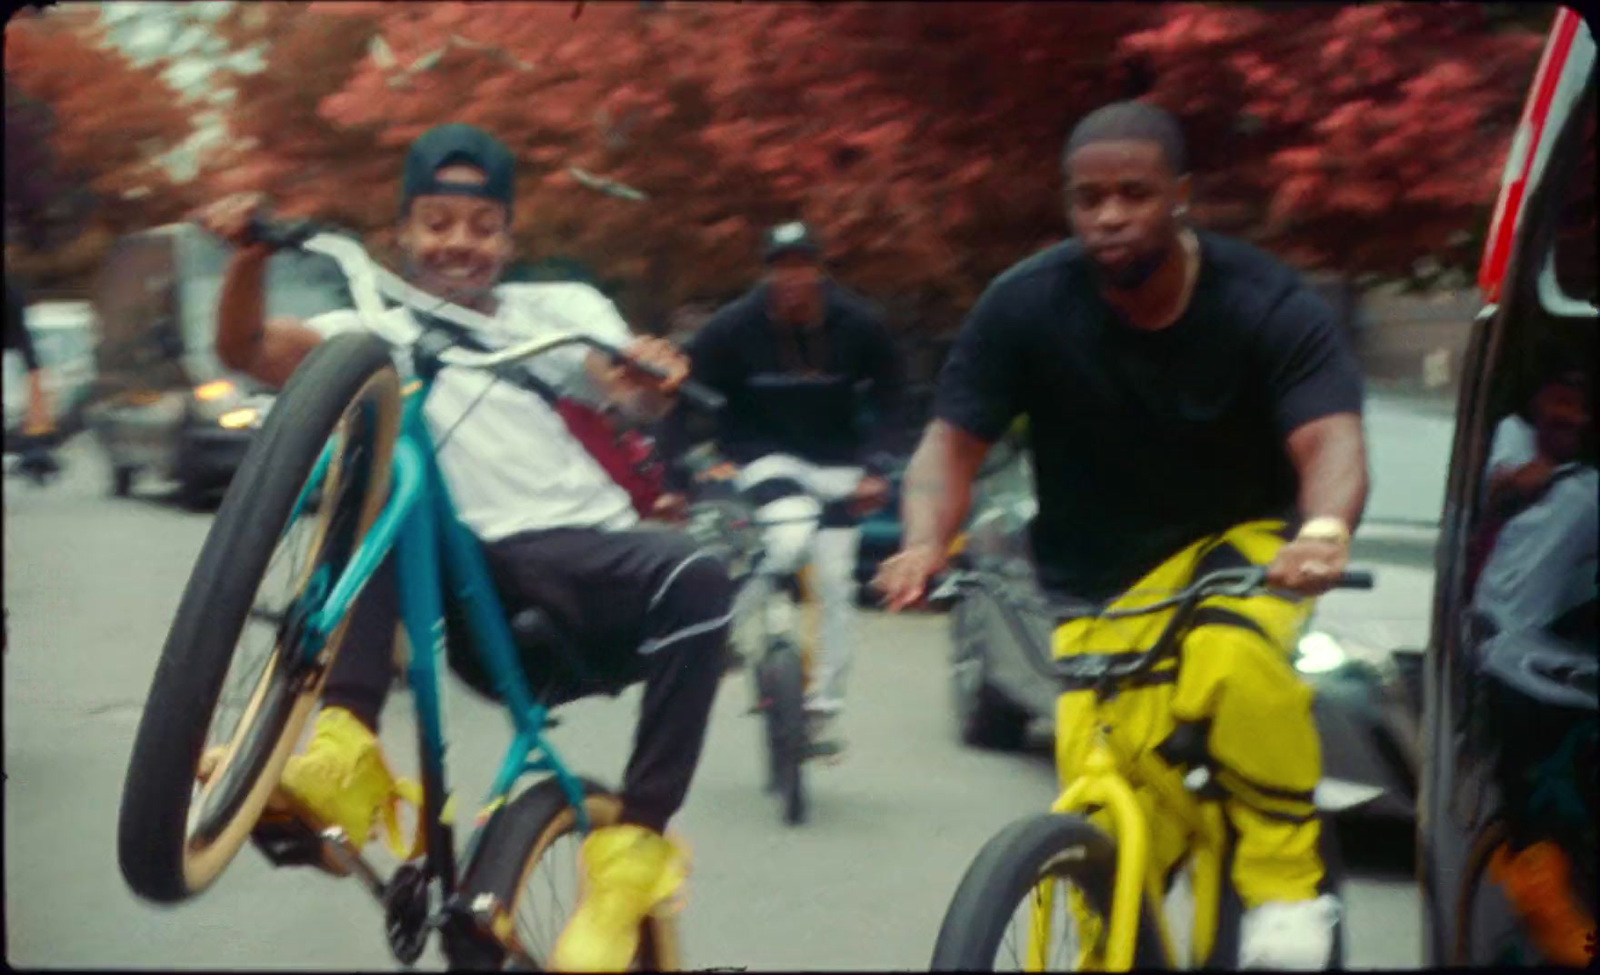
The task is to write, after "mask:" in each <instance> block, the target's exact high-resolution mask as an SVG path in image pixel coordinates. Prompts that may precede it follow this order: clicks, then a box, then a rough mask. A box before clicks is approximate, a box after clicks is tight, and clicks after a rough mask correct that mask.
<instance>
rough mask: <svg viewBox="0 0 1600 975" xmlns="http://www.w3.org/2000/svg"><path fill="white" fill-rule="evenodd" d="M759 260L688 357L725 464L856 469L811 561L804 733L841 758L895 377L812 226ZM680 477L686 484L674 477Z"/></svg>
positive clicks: (675, 426) (679, 418) (877, 322)
mask: <svg viewBox="0 0 1600 975" xmlns="http://www.w3.org/2000/svg"><path fill="white" fill-rule="evenodd" d="M763 258H764V260H765V262H766V267H767V272H766V275H765V276H764V278H763V280H762V281H761V283H760V284H758V285H757V286H756V287H754V288H752V289H751V290H750V291H748V292H746V293H745V294H744V295H743V296H741V297H740V298H738V299H736V300H735V301H733V302H732V303H731V304H729V305H728V306H726V307H725V308H723V309H722V310H720V311H718V312H717V313H716V314H715V315H713V316H712V317H711V319H710V320H709V321H707V322H706V324H705V325H704V326H702V327H701V328H700V330H699V331H698V332H696V333H695V335H694V337H693V338H691V339H690V340H689V341H688V342H687V343H685V346H684V351H685V352H687V353H688V355H689V358H690V360H691V361H692V363H693V367H692V371H691V375H692V376H693V378H694V379H695V380H696V381H698V382H700V383H703V384H704V385H706V386H709V387H711V388H712V389H715V390H717V391H718V392H720V393H722V394H723V395H724V396H726V397H727V401H728V405H727V408H726V409H725V410H723V411H722V413H721V414H720V416H719V417H718V418H717V425H718V430H717V434H716V441H717V446H718V448H719V452H720V454H721V455H722V456H723V457H725V458H726V459H727V460H728V461H730V462H732V463H735V464H748V463H750V462H752V461H755V460H758V459H760V458H763V457H769V456H772V455H787V456H790V457H794V458H798V459H799V460H801V461H804V462H806V463H808V464H812V465H815V466H816V467H819V468H839V469H850V468H857V469H860V470H861V471H862V472H863V475H862V476H861V477H860V479H859V481H858V482H857V484H856V488H855V493H854V497H853V498H852V499H851V502H850V503H849V504H848V505H846V506H838V505H830V506H829V507H828V509H827V510H826V512H825V514H824V516H823V522H822V528H821V530H820V531H819V532H818V534H817V538H816V543H815V546H814V550H813V552H814V554H813V560H812V565H813V571H814V573H815V576H814V578H815V581H816V588H817V594H818V596H819V599H820V602H821V608H822V626H821V646H820V647H819V648H818V649H819V650H820V653H819V655H818V659H817V661H816V666H815V667H814V668H813V669H812V674H811V681H810V687H809V688H808V690H807V694H806V716H807V725H808V728H809V733H810V735H811V739H812V747H813V749H814V750H815V751H816V752H817V753H819V754H824V755H828V754H837V753H838V752H839V751H841V750H842V748H843V739H842V737H840V736H839V734H838V730H837V727H836V718H837V716H838V715H839V713H840V712H841V711H842V710H843V708H844V693H845V679H846V677H847V676H848V673H849V669H850V661H851V656H852V655H853V653H854V652H855V642H856V633H855V626H854V623H855V600H854V595H855V565H856V554H857V548H858V547H859V545H860V541H861V531H860V528H859V527H858V523H859V519H860V517H861V516H863V515H867V514H871V513H872V512H873V511H876V510H879V509H881V508H882V507H883V506H884V505H885V504H886V503H887V501H888V496H889V483H888V481H887V480H885V478H884V477H883V474H884V469H885V467H886V466H887V462H888V461H889V457H890V455H889V453H888V447H889V445H890V438H891V437H893V435H894V434H895V433H896V432H897V420H898V417H897V415H896V411H897V409H898V405H899V396H900V375H899V370H898V366H897V363H896V361H895V352H894V346H893V343H892V341H891V339H890V335H889V330H888V327H887V326H886V325H885V324H884V321H883V316H882V315H881V314H880V313H879V312H878V310H877V309H875V308H873V307H872V306H871V305H870V304H869V303H868V302H867V301H866V299H864V298H862V297H861V296H859V295H857V294H855V293H853V292H851V291H849V290H847V289H845V288H844V287H842V286H840V285H839V284H838V283H837V282H835V281H833V280H832V279H831V278H830V277H829V276H828V274H827V272H826V270H825V269H824V267H823V262H822V248H821V245H820V244H819V243H818V241H817V239H816V236H815V235H814V234H813V233H812V231H811V229H810V228H809V227H807V226H806V225H805V224H803V223H798V222H796V223H787V224H783V225H781V226H778V227H775V228H773V229H771V230H770V231H768V232H767V235H766V242H765V248H764V252H763ZM863 407H866V408H867V410H869V411H870V413H871V419H870V421H869V422H870V429H869V428H868V424H866V423H863V416H862V414H863V412H864V411H863ZM683 412H684V411H683V410H681V409H680V410H679V411H678V414H677V415H675V416H674V417H673V421H672V422H671V423H670V424H669V426H668V429H667V431H666V437H665V440H666V445H665V451H666V453H667V456H669V457H673V458H675V457H677V456H678V455H679V454H680V453H681V451H682V450H683V448H684V447H686V446H687V441H688V439H689V434H688V433H687V429H686V426H685V423H684V419H685V418H684V416H683ZM674 467H675V469H676V465H674ZM841 473H843V471H841ZM851 476H853V475H851ZM675 478H676V479H677V482H678V486H679V487H682V486H683V481H682V472H681V470H679V471H678V472H677V473H676V474H675Z"/></svg>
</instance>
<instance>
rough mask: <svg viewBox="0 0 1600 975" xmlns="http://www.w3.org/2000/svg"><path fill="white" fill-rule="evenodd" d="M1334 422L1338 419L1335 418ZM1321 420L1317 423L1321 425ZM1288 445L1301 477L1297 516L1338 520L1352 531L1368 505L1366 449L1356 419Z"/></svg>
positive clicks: (1316, 432) (1309, 518) (1329, 427)
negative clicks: (1298, 512)
mask: <svg viewBox="0 0 1600 975" xmlns="http://www.w3.org/2000/svg"><path fill="white" fill-rule="evenodd" d="M1335 419H1337V418H1335ZM1321 422H1322V421H1318V423H1319V424H1320V423H1321ZM1294 436H1295V437H1296V438H1301V442H1300V443H1299V444H1295V443H1293V442H1292V443H1291V448H1290V450H1291V453H1292V454H1293V455H1294V456H1295V462H1296V463H1295V466H1296V469H1297V470H1298V472H1299V475H1300V514H1301V517H1302V518H1303V519H1304V520H1306V521H1310V520H1312V519H1313V518H1337V519H1339V520H1340V521H1341V522H1343V523H1344V524H1345V525H1346V526H1347V527H1348V528H1349V529H1350V531H1352V532H1354V531H1355V529H1356V527H1357V526H1358V525H1359V524H1360V523H1361V515H1362V512H1363V511H1364V510H1365V509H1366V505H1367V489H1368V483H1367V450H1366V442H1365V439H1364V438H1363V436H1362V432H1361V423H1360V420H1359V418H1356V419H1353V420H1352V421H1351V422H1338V423H1330V424H1328V425H1327V426H1326V427H1325V428H1323V429H1321V430H1319V431H1315V433H1314V435H1313V436H1310V437H1302V435H1301V434H1300V433H1299V432H1298V431H1297V432H1296V434H1295V435H1294Z"/></svg>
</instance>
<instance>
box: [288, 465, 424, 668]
mask: <svg viewBox="0 0 1600 975" xmlns="http://www.w3.org/2000/svg"><path fill="white" fill-rule="evenodd" d="M331 447H332V445H331V444H330V445H329V449H326V450H324V451H323V459H322V460H320V461H318V470H319V472H321V474H323V475H324V476H325V475H326V473H327V466H328V461H329V460H330V459H331V457H332V449H331ZM408 448H409V449H408ZM392 466H393V474H392V475H391V486H390V489H389V490H390V494H389V502H388V503H387V504H385V505H384V506H383V510H381V511H379V512H378V517H377V518H375V519H374V520H373V522H372V527H371V528H370V529H368V531H367V534H366V536H365V537H363V538H362V539H361V544H360V545H358V546H357V547H356V550H355V551H354V552H353V553H351V556H350V564H349V565H347V566H345V568H344V571H343V572H342V573H340V575H339V581H338V582H336V583H334V586H333V591H332V592H330V593H329V594H328V598H327V600H326V601H325V602H323V604H322V608H320V609H319V610H317V612H316V614H315V615H314V616H313V617H312V620H311V624H310V625H309V626H308V627H307V633H308V636H309V637H310V639H307V640H306V648H305V652H306V654H307V655H308V657H314V656H315V655H316V654H318V653H321V652H322V646H323V644H324V642H325V641H326V640H327V637H328V634H330V633H332V632H333V630H334V628H335V627H337V626H338V625H339V621H340V620H342V619H344V617H345V614H346V613H348V612H349V611H350V604H351V603H353V602H355V599H356V596H358V595H359V594H360V593H361V590H362V589H364V588H366V585H367V582H368V581H369V580H371V579H372V575H373V573H375V572H377V571H378V566H379V565H380V564H382V562H383V560H384V559H385V558H386V557H387V556H388V555H389V552H390V551H391V550H392V549H393V548H394V547H395V544H396V542H397V541H398V539H399V538H400V535H401V532H402V529H403V527H404V525H405V523H406V521H408V520H409V517H408V516H409V515H410V514H411V513H412V512H413V511H415V510H416V509H417V505H418V502H420V501H422V500H424V499H425V498H426V495H427V487H428V485H427V482H426V480H425V478H424V476H423V471H422V467H421V464H420V462H419V460H418V458H417V450H416V447H415V445H414V444H410V443H409V442H408V440H407V438H406V437H405V436H403V435H402V436H401V437H400V440H399V442H398V443H396V444H395V453H394V460H393V461H392ZM315 483H318V481H317V480H313V481H310V482H307V488H310V487H311V485H312V484H315ZM307 493H309V491H308V492H307ZM301 500H302V501H304V498H303V497H302V499H301ZM402 561H404V560H402ZM413 645H415V644H413Z"/></svg>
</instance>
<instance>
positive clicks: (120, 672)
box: [4, 439, 1421, 970]
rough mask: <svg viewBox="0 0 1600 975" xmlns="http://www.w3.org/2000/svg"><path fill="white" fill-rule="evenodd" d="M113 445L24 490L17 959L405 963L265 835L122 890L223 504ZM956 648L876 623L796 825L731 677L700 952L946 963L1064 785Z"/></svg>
mask: <svg viewBox="0 0 1600 975" xmlns="http://www.w3.org/2000/svg"><path fill="white" fill-rule="evenodd" d="M91 448H92V445H91V444H90V443H88V442H87V441H86V440H83V439H80V440H79V441H77V442H75V443H74V444H72V445H71V446H70V447H69V448H68V450H67V451H66V452H65V454H64V458H65V459H66V461H67V462H68V464H69V465H70V466H69V467H68V472H67V476H66V478H65V479H64V480H63V481H62V482H60V483H58V484H56V485H54V486H52V487H50V488H47V489H42V490H41V489H34V488H33V487H31V486H30V485H27V484H25V483H23V482H21V481H20V480H18V479H16V478H7V480H6V484H5V525H4V528H5V531H4V539H5V606H6V609H7V610H8V613H9V627H10V632H9V641H8V643H9V647H8V650H7V652H6V655H5V661H4V676H5V685H4V705H5V717H4V730H5V774H6V782H5V797H4V798H5V811H4V823H5V881H6V897H5V911H6V916H5V931H6V940H7V946H6V956H7V957H6V960H7V961H8V962H9V963H10V964H12V965H14V966H18V967H30V968H31V967H51V968H62V967H65V968H95V967H116V968H129V967H134V968H167V969H172V968H186V969H212V970H216V969H235V968H275V969H298V968H323V969H327V968H332V969H373V968H389V967H394V962H393V960H392V958H391V957H390V955H389V954H388V950H387V948H386V946H385V944H384V936H383V930H382V917H381V914H380V913H379V911H378V909H377V908H376V906H375V905H374V903H373V902H372V901H371V899H370V898H369V897H368V895H367V894H366V893H364V892H363V891H362V890H360V889H359V888H358V887H357V886H356V885H355V884H353V883H347V882H342V881H336V880H333V879H330V878H327V877H324V876H322V875H320V874H315V873H312V872H309V871H304V870H277V871H274V870H272V869H270V868H269V867H268V866H267V865H266V863H265V861H264V860H263V859H262V858H261V857H260V856H259V855H258V854H257V853H256V852H255V851H254V850H253V849H250V848H248V847H247V848H246V849H245V851H244V852H243V853H241V855H240V856H239V858H238V859H237V860H236V861H235V862H234V864H233V866H232V867H231V868H230V869H229V871H228V872H227V873H226V874H225V875H224V876H223V878H222V880H221V881H220V882H219V883H218V885H217V886H216V887H214V888H213V889H212V890H211V891H209V892H208V893H207V894H206V895H205V896H203V897H201V898H199V899H198V900H196V901H194V902H191V903H189V904H186V905H182V906H180V907H178V908H175V909H162V908H156V907H153V906H150V905H147V904H144V903H143V902H140V901H138V900H137V899H136V898H135V897H134V896H133V895H132V894H131V893H129V891H128V889H127V887H126V886H125V885H124V884H123V882H122V878H121V875H120V874H119V872H118V870H117V865H116V855H115V845H114V844H115V833H116V817H117V806H118V803H119V801H120V794H121V786H122V779H123V776H124V774H125V772H126V763H127V758H128V751H129V748H130V747H131V744H132V736H133V731H134V727H135V724H136V722H137V721H138V717H139V711H140V707H141V704H142V700H143V697H144V695H145V693H146V691H147V688H148V685H149V681H150V677H151V674H152V672H153V669H154V667H155V663H156V660H157V657H158V655H159V653H160V650H161V645H162V641H163V639H164V637H165V635H166V628H167V626H168V625H169V623H170V621H171V616H172V613H173V611H174V609H175V607H176V605H177V600H178V598H179V595H180V592H181V590H182V587H183V585H184V582H185V580H186V579H187V577H188V573H189V570H190V567H191V564H192V561H193V559H194V557H195V555H196V553H197V552H198V550H199V547H200V544H201V542H202V540H203V538H204V535H205V532H206V529H207V526H208V525H209V523H210V517H209V516H208V515H202V514H190V513H185V512H182V511H179V510H177V509H175V508H173V507H170V506H166V505H163V504H161V503H160V502H159V499H158V498H156V497H155V496H147V497H145V498H142V499H135V500H125V501H114V500H112V499H110V498H109V497H108V496H107V491H106V488H105V486H106V484H107V483H108V478H107V474H106V471H105V470H104V468H103V466H102V463H101V461H100V459H99V457H98V455H97V454H95V453H94V452H93V450H92V449H91ZM946 651H947V643H946V638H945V630H944V621H943V620H942V619H940V618H938V617H932V616H922V617H889V616H885V615H882V614H875V613H868V614H866V615H865V617H864V619H863V645H862V647H861V649H860V652H859V654H858V657H857V667H856V673H855V675H854V678H853V688H852V693H853V695H854V696H853V710H852V711H851V712H849V713H848V714H847V716H846V717H845V726H844V730H845V732H846V733H847V735H848V736H849V738H850V744H851V748H850V754H849V756H848V759H847V760H846V761H845V763H844V764H842V765H840V766H837V767H833V768H821V769H816V770H814V772H813V774H812V798H813V810H812V817H811V821H810V822H809V823H808V824H807V825H805V826H803V827H801V828H798V829H790V828H787V827H784V826H783V825H781V823H780V822H779V820H778V814H777V809H776V806H775V804H774V803H773V802H772V801H770V800H769V799H768V797H766V796H765V795H764V794H763V793H762V792H761V790H760V789H759V782H760V776H761V764H760V752H759V749H758V744H757V733H758V728H757V726H756V725H755V724H754V723H753V722H754V719H751V718H747V717H745V716H744V715H743V714H742V711H743V709H744V706H745V704H746V703H747V696H746V693H745V686H744V683H743V678H742V677H736V678H731V679H730V681H729V682H728V683H727V684H726V685H725V688H724V693H723V694H722V695H721V697H720V698H719V700H718V703H717V709H716V716H715V718H714V721H713V724H712V728H711V733H710V736H709V740H708V743H707V746H706V753H705V759H704V762H703V764H702V766H701V770H700V773H699V776H698V778H697V780H696V782H695V786H694V789H693V791H692V792H691V795H690V800H689V805H688V808H687V809H686V810H685V812H684V813H683V815H682V816H681V817H680V819H679V821H678V823H677V824H676V826H677V828H678V829H679V830H680V831H681V832H682V833H684V834H685V835H686V836H687V837H688V839H689V840H690V842H691V844H692V846H693V851H694V863H695V870H694V874H693V878H692V881H691V892H690V902H689V907H688V910H687V912H686V914H685V916H684V918H683V938H684V942H685V948H686V951H687V959H686V960H687V962H688V964H689V966H690V967H692V968H707V967H724V966H738V967H746V968H749V969H791V970H793V969H799V970H807V969H809V970H816V969H919V968H920V969H923V970H926V966H927V962H928V958H929V956H930V953H931V951H932V947H933V941H934V937H935V935H936V933H937V930H938V926H939V922H940V920H941V918H942V916H943V912H944V909H945V907H946V904H947V903H948V899H949V897H950V895H951V893H952V892H953V890H954V888H955V885H956V883H957V882H958V880H959V879H960V877H961V874H962V872H963V871H964V870H965V868H966V866H967V864H968V862H969V861H970V860H971V858H972V857H973V855H974V854H975V853H976V851H977V850H978V848H979V847H980V846H981V845H982V844H983V842H984V841H985V840H986V839H987V838H988V837H989V836H990V835H992V834H993V833H994V832H995V831H997V830H998V829H1000V828H1001V827H1002V826H1003V825H1005V824H1006V823H1007V822H1009V821H1011V820H1012V819H1014V818H1017V817H1019V816H1022V815H1024V814H1027V813H1030V812H1033V811H1035V810H1040V809H1043V808H1045V807H1046V806H1047V805H1048V803H1049V801H1050V799H1051V797H1052V793H1053V789H1052V785H1053V773H1052V769H1051V767H1050V763H1049V759H1048V756H1046V755H1043V754H1025V755H995V754H986V753H979V752H974V751H971V750H968V749H964V748H962V747H961V746H960V745H959V744H958V743H957V742H956V741H955V738H954V734H953V731H952V727H951V721H950V717H949V709H948V698H947V692H946V684H945V665H944V661H945V655H946ZM451 690H452V691H453V693H452V695H451V698H450V712H449V722H450V731H451V741H452V742H453V747H452V750H451V761H452V763H453V767H454V769H455V774H456V776H457V786H458V788H459V789H461V790H463V799H466V800H471V801H470V802H469V803H467V807H468V808H472V807H475V806H476V800H477V797H478V796H480V795H481V794H482V792H483V790H484V788H485V787H486V786H487V785H488V782H489V779H490V777H491V775H492V772H493V770H494V767H495V765H496V764H497V763H498V761H499V758H500V753H501V750H502V749H503V748H504V747H505V744H506V741H507V723H506V721H505V719H504V717H503V716H502V715H501V714H500V713H498V712H497V711H496V710H495V709H494V708H492V707H490V706H488V705H486V704H485V703H483V702H482V701H481V700H479V699H477V698H475V697H472V696H471V694H470V692H469V691H467V690H465V688H464V687H462V686H461V685H460V684H459V683H455V682H453V681H452V684H451ZM408 705H409V700H408V699H407V698H405V697H404V695H399V696H397V697H396V698H395V699H394V701H393V703H392V704H391V706H390V708H389V710H388V712H387V714H386V724H385V727H384V733H383V738H384V740H385V742H386V744H387V746H388V750H389V753H390V756H391V759H392V761H393V762H394V763H395V765H396V767H397V768H399V769H400V770H402V771H411V770H414V769H415V765H416V760H415V754H414V750H413V749H412V748H410V747H409V746H410V743H411V742H412V741H413V740H414V739H413V738H412V736H411V734H412V728H413V724H412V722H411V720H410V715H409V713H408V711H407V706H408ZM636 706H637V698H636V692H629V693H625V694H624V695H622V696H621V697H620V698H618V699H615V700H612V699H601V700H596V701H586V702H580V703H579V704H576V705H573V706H572V707H570V708H568V709H566V710H565V711H564V712H563V714H564V723H563V725H562V726H561V727H560V728H559V729H557V730H556V732H555V733H554V736H555V739H556V741H557V742H558V744H559V746H560V747H561V748H562V750H563V752H564V754H565V755H566V757H567V758H568V760H569V762H571V763H572V764H573V765H574V766H575V767H577V768H578V769H580V770H582V771H584V772H586V773H588V774H591V775H594V776H596V777H598V778H601V779H602V780H606V781H611V782H615V781H616V779H617V777H618V775H619V774H620V771H621V767H622V764H623V762H624V760H625V758H626V755H627V750H628V744H629V739H630V736H631V733H632V722H633V716H634V714H635V711H636ZM1355 835H1356V836H1365V835H1367V834H1366V833H1364V832H1361V831H1357V832H1356V834H1355ZM1357 852H1358V853H1359V852H1362V851H1357ZM1367 852H1369V853H1371V851H1367ZM1408 856H1409V854H1408V853H1407V852H1406V851H1405V850H1403V849H1392V850H1388V851H1385V852H1378V853H1376V854H1372V855H1369V856H1367V857H1365V858H1364V859H1370V860H1375V861H1377V862H1373V863H1368V864H1365V865H1364V867H1363V872H1362V875H1361V876H1359V877H1358V878H1357V879H1356V880H1355V881H1354V882H1353V883H1352V884H1350V885H1349V887H1348V888H1347V895H1348V902H1349V903H1348V909H1349V915H1350V940H1349V950H1350V962H1351V965H1352V967H1390V968H1392V967H1416V966H1417V965H1418V964H1419V963H1420V956H1421V951H1420V932H1419V929H1418V908H1417V896H1416V891H1415V887H1414V885H1413V884H1412V883H1411V881H1410V878H1409V876H1408V874H1409V869H1410V865H1409V862H1407V861H1408ZM377 859H379V860H380V862H385V863H387V860H385V859H384V858H383V857H382V856H379V857H378V858H377ZM419 967H423V968H430V969H432V968H439V967H441V963H440V959H439V957H438V956H437V954H436V953H432V952H430V954H429V955H427V956H425V957H424V959H423V962H422V964H421V965H420V966H419Z"/></svg>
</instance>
